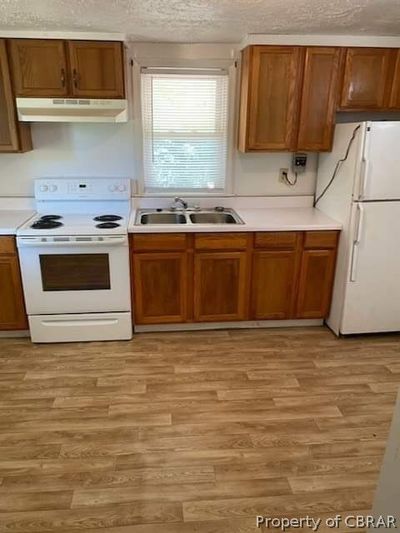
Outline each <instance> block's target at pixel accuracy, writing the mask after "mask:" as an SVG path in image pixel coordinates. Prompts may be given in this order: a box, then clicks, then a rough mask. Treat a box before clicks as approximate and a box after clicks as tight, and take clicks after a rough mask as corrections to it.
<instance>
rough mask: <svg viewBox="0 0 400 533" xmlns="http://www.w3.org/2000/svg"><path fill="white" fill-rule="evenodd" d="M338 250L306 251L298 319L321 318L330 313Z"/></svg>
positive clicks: (298, 297) (301, 278)
mask: <svg viewBox="0 0 400 533" xmlns="http://www.w3.org/2000/svg"><path fill="white" fill-rule="evenodd" d="M335 258H336V250H334V249H333V250H304V251H303V253H302V258H301V269H300V280H299V287H298V295H297V309H296V318H321V317H325V316H326V315H327V314H328V312H329V306H330V301H331V292H332V283H333V275H334V271H335Z"/></svg>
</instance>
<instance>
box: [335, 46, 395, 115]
mask: <svg viewBox="0 0 400 533" xmlns="http://www.w3.org/2000/svg"><path fill="white" fill-rule="evenodd" d="M390 57H391V49H390V48H348V49H347V51H346V57H345V63H344V77H343V87H342V95H341V100H340V107H341V108H342V109H350V110H352V109H354V110H363V109H365V110H368V109H378V110H379V109H383V108H384V107H385V105H386V102H387V96H388V89H389V87H388V84H389V66H390Z"/></svg>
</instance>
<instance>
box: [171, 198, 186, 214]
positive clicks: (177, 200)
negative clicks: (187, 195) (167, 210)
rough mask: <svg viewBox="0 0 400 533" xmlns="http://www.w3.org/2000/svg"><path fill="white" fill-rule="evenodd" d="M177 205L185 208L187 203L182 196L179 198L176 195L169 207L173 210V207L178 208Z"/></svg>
mask: <svg viewBox="0 0 400 533" xmlns="http://www.w3.org/2000/svg"><path fill="white" fill-rule="evenodd" d="M179 207H180V208H181V209H187V207H188V203H187V202H185V200H184V199H183V198H180V197H179V196H177V197H176V198H175V199H174V201H173V202H172V205H171V209H172V211H175V209H179Z"/></svg>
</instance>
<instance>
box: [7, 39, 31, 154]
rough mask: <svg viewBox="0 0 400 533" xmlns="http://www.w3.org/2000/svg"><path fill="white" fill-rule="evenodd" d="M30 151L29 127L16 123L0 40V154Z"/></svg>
mask: <svg viewBox="0 0 400 533" xmlns="http://www.w3.org/2000/svg"><path fill="white" fill-rule="evenodd" d="M31 149H32V141H31V135H30V127H29V125H28V124H21V123H19V122H18V121H17V113H16V109H15V101H14V95H13V92H12V87H11V79H10V72H9V65H8V59H7V52H6V44H5V41H4V40H1V39H0V152H26V151H28V150H31Z"/></svg>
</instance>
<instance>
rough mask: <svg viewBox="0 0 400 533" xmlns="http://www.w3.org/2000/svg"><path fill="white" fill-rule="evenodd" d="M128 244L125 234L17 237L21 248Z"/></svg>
mask: <svg viewBox="0 0 400 533" xmlns="http://www.w3.org/2000/svg"><path fill="white" fill-rule="evenodd" d="M127 244H128V237H127V236H125V235H122V236H118V237H111V236H110V237H100V238H99V237H95V238H93V239H91V238H90V237H88V238H87V239H83V238H80V237H70V238H68V239H65V240H62V239H57V238H56V237H51V238H49V240H46V241H44V240H42V239H41V238H40V237H32V238H30V237H17V246H18V247H19V248H25V247H32V248H42V247H53V248H56V247H58V248H63V247H65V246H68V247H74V248H79V247H84V248H86V247H90V248H91V247H95V248H96V247H98V248H99V247H105V246H117V245H119V246H121V245H127Z"/></svg>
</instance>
